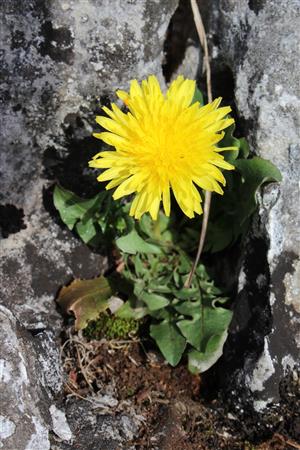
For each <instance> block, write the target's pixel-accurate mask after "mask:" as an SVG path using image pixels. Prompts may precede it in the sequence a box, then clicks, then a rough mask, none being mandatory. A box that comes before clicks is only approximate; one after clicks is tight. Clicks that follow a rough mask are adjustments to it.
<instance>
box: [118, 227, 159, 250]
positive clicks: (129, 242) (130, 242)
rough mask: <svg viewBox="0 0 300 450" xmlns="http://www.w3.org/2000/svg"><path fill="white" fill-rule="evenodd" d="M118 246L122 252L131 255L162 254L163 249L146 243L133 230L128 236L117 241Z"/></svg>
mask: <svg viewBox="0 0 300 450" xmlns="http://www.w3.org/2000/svg"><path fill="white" fill-rule="evenodd" d="M116 244H117V246H118V247H119V249H120V250H122V252H124V253H129V254H131V255H135V254H136V253H161V249H160V248H159V247H158V246H157V245H154V244H150V243H148V242H146V241H144V239H142V238H141V237H140V236H139V235H138V233H137V232H136V230H132V231H131V232H130V233H129V234H127V235H126V236H122V237H120V238H119V239H117V241H116Z"/></svg>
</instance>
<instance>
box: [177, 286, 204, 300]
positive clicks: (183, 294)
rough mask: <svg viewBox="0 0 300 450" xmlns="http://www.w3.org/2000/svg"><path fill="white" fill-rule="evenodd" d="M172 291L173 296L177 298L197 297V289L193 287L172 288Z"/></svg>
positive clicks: (188, 298)
mask: <svg viewBox="0 0 300 450" xmlns="http://www.w3.org/2000/svg"><path fill="white" fill-rule="evenodd" d="M172 293H173V294H174V297H176V298H178V299H179V300H191V299H194V298H195V297H196V298H197V297H199V289H198V288H194V287H192V288H188V289H187V288H182V289H173V290H172Z"/></svg>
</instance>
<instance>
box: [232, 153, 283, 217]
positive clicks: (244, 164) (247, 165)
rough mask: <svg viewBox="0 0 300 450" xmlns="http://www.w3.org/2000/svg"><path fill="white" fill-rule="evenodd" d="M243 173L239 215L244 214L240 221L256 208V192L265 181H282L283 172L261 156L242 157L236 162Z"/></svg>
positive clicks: (236, 165)
mask: <svg viewBox="0 0 300 450" xmlns="http://www.w3.org/2000/svg"><path fill="white" fill-rule="evenodd" d="M234 165H235V167H236V168H237V170H238V171H239V172H240V173H241V175H242V186H241V188H240V196H241V204H240V205H239V208H240V211H239V215H240V216H242V219H243V220H241V221H240V223H241V224H242V223H243V221H244V220H245V219H246V218H248V217H249V216H250V215H252V214H253V212H254V211H255V209H256V206H257V201H256V193H257V191H258V189H259V188H260V187H261V186H262V185H263V184H265V183H270V182H272V181H277V182H279V181H281V180H282V177H281V173H280V171H279V170H278V169H277V167H276V166H274V164H273V163H271V162H270V161H267V160H266V159H262V158H259V157H257V156H256V157H254V158H252V159H241V160H237V161H235V163H234Z"/></svg>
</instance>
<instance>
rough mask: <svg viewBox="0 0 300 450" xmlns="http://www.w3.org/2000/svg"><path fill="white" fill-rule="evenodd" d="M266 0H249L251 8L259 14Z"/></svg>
mask: <svg viewBox="0 0 300 450" xmlns="http://www.w3.org/2000/svg"><path fill="white" fill-rule="evenodd" d="M265 3H266V0H248V5H249V8H250V9H251V10H252V11H254V12H255V14H256V15H257V14H258V13H259V11H261V10H262V9H263V8H264V6H265Z"/></svg>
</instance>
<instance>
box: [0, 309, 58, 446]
mask: <svg viewBox="0 0 300 450" xmlns="http://www.w3.org/2000/svg"><path fill="white" fill-rule="evenodd" d="M0 319H1V328H0V330H1V331H0V333H1V350H0V352H1V357H0V378H1V379H0V381H1V417H0V423H1V426H0V438H1V441H0V442H1V443H0V448H3V449H5V450H16V449H18V450H25V449H26V450H41V449H45V450H48V449H50V442H49V439H48V419H49V415H48V413H47V408H48V405H49V403H48V402H49V399H48V397H47V395H46V393H45V391H44V390H43V387H42V383H41V380H40V374H39V370H38V369H39V368H38V365H37V360H36V353H35V350H34V347H33V345H32V339H30V336H29V335H28V334H27V332H26V331H25V330H24V329H23V328H21V327H20V325H18V323H17V322H16V319H15V318H14V317H13V315H12V313H11V312H10V311H9V310H8V309H6V308H5V307H3V306H0Z"/></svg>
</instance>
